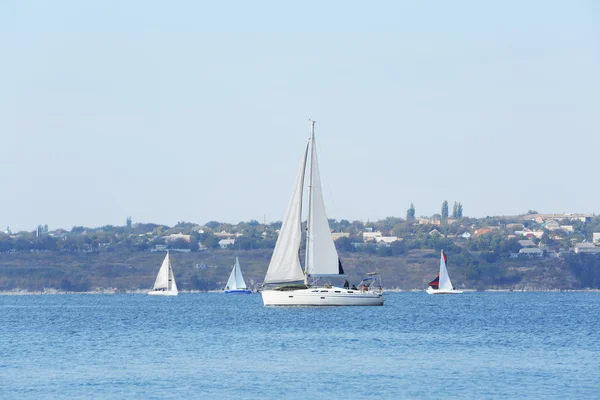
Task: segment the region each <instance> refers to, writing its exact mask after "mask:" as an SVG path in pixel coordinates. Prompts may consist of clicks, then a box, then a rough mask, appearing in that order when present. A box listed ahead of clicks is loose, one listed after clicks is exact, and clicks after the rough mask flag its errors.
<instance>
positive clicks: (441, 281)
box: [425, 250, 463, 294]
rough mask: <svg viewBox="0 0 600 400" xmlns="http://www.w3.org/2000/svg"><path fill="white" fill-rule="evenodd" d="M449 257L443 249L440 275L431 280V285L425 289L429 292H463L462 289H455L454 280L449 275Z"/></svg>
mask: <svg viewBox="0 0 600 400" xmlns="http://www.w3.org/2000/svg"><path fill="white" fill-rule="evenodd" d="M447 261H448V257H446V253H444V250H442V254H441V255H440V272H439V273H438V276H437V277H436V278H435V279H434V280H432V281H431V282H429V287H427V289H426V290H425V291H426V292H427V293H429V294H461V293H462V292H463V291H462V290H455V289H454V287H453V286H452V282H451V281H450V276H449V275H448V268H447V265H446V264H447Z"/></svg>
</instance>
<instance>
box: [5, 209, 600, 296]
mask: <svg viewBox="0 0 600 400" xmlns="http://www.w3.org/2000/svg"><path fill="white" fill-rule="evenodd" d="M329 224H330V228H331V235H332V237H333V239H334V241H335V244H336V247H337V249H338V251H339V252H340V255H341V257H342V259H344V258H346V259H349V260H350V262H353V263H356V264H357V267H360V266H361V265H364V264H366V265H369V266H370V267H371V268H377V267H378V263H381V265H387V264H385V263H384V261H383V260H384V259H385V260H388V264H389V265H390V267H389V268H390V271H391V272H390V273H389V274H388V275H392V277H388V282H390V281H391V282H394V283H395V285H394V286H395V287H402V285H403V282H404V284H406V283H405V282H406V280H403V277H402V273H401V272H400V269H401V268H400V267H396V266H397V265H402V266H403V268H406V269H407V274H408V273H411V274H413V275H414V276H413V278H414V279H412V280H411V282H415V283H413V284H412V285H413V286H418V285H420V284H421V283H420V282H421V281H423V282H424V281H426V280H427V279H428V278H429V277H430V274H431V273H433V272H431V273H430V272H429V270H428V269H430V267H429V265H432V266H434V265H435V256H434V254H435V252H436V251H437V252H438V254H439V251H440V250H441V249H444V250H445V251H446V253H447V254H448V255H449V257H450V260H451V261H450V266H451V267H450V268H452V267H453V268H455V269H457V270H459V273H458V274H457V272H454V276H458V277H460V276H461V275H460V274H462V280H463V281H465V285H467V286H468V285H469V284H470V285H472V286H477V287H481V286H482V285H485V286H486V287H490V286H494V287H498V285H499V286H501V287H515V285H518V284H523V282H524V279H525V280H528V279H529V278H528V277H530V278H531V279H534V276H535V274H534V273H531V271H527V269H528V268H534V269H535V268H542V267H544V268H547V267H549V266H551V267H552V268H553V269H556V270H557V271H570V272H569V276H565V277H563V278H561V279H562V280H564V281H565V282H567V281H568V282H570V283H568V284H567V283H564V286H565V287H567V288H585V287H591V288H600V216H598V215H595V214H580V213H564V214H540V213H538V212H536V211H533V210H530V211H528V212H526V213H524V214H522V215H515V216H496V217H485V218H470V217H466V216H463V210H462V204H460V203H457V202H455V203H454V206H453V208H452V210H449V206H448V202H446V201H445V202H444V203H443V204H442V207H441V212H440V213H439V214H435V215H432V216H429V217H417V216H415V207H414V206H412V205H411V207H410V208H409V209H408V210H407V211H406V216H405V217H404V218H398V217H388V218H385V219H383V220H379V221H374V222H371V221H366V222H365V221H349V220H345V219H341V220H335V219H330V221H329ZM280 228H281V222H273V223H265V222H262V223H261V222H259V221H257V220H250V221H248V222H239V223H237V224H231V223H226V222H217V221H209V222H206V223H204V224H197V223H193V222H179V223H177V224H176V225H175V226H166V225H162V224H154V223H144V222H134V221H133V220H132V218H130V217H128V218H124V224H123V225H122V226H112V225H106V226H102V227H84V226H74V227H72V228H71V229H49V227H48V226H47V225H39V226H37V227H36V228H35V229H32V230H31V231H21V232H12V231H11V230H10V228H9V227H7V228H6V230H4V231H3V232H0V254H2V257H0V290H8V289H11V288H14V287H15V286H14V285H16V283H14V282H11V279H10V276H11V275H17V276H20V275H21V274H24V273H25V272H23V271H21V270H19V271H20V272H18V273H17V272H15V268H17V267H23V268H24V266H26V265H29V264H28V263H29V261H27V260H28V259H27V258H26V257H25V256H21V257H20V258H19V260H21V261H20V262H22V265H21V264H19V265H16V264H15V263H14V259H11V258H10V255H11V254H12V255H16V254H21V255H24V254H39V256H38V257H36V258H35V260H37V261H36V262H35V267H36V268H37V267H42V266H43V264H44V260H45V259H44V257H42V256H43V254H46V255H48V253H54V254H65V253H68V254H74V255H75V254H90V255H92V254H103V253H106V254H109V255H110V254H113V256H112V257H113V258H114V257H117V256H118V255H119V254H121V255H126V254H133V253H146V254H148V253H161V252H164V251H166V250H170V251H171V252H173V253H192V254H198V253H203V254H208V253H211V254H213V256H214V255H215V254H216V255H217V256H219V255H221V256H223V257H224V256H225V255H227V254H233V252H235V253H236V254H242V253H243V252H246V253H248V254H249V255H248V256H247V258H252V257H254V256H251V255H250V254H255V255H256V254H260V258H261V261H260V262H258V261H257V260H255V261H256V262H255V263H254V264H253V266H254V269H255V270H256V276H254V277H253V278H254V280H255V281H256V282H259V281H260V279H261V274H263V273H264V270H265V269H266V266H267V265H268V258H269V257H270V252H271V251H272V249H273V248H274V247H275V243H276V240H277V236H278V232H279V229H280ZM189 257H192V256H191V255H190V256H189ZM257 257H258V256H257ZM582 257H587V258H585V259H584V258H582ZM200 258H202V257H200ZM205 258H206V257H205ZM395 258H398V259H402V260H403V263H404V264H402V263H398V262H394V261H393V259H395ZM87 260H90V259H89V257H88V258H87ZM190 260H192V258H190ZM377 260H379V261H377ZM536 260H537V261H536ZM98 262H100V261H98ZM190 262H191V263H193V265H194V266H195V267H205V266H207V265H205V263H204V262H200V261H197V262H196V261H190ZM247 262H250V263H252V261H247ZM540 262H542V264H540ZM132 263H133V264H132V267H135V262H132ZM394 263H396V264H394ZM411 263H416V264H415V265H420V267H419V268H421V270H418V269H416V268H412V267H410V266H411V265H413V264H411ZM419 263H420V264H419ZM596 263H597V265H598V268H596V267H594V266H595V265H596ZM9 264H10V268H8V265H9ZM40 264H42V265H40ZM53 265H55V267H54V268H59V269H60V268H61V267H60V266H59V267H56V265H57V263H54V264H53ZM394 265H396V266H394ZM154 267H155V265H153V264H150V262H148V264H147V266H146V267H145V268H148V269H149V270H150V271H151V268H154ZM82 268H83V267H82ZM365 268H366V267H365ZM398 268H400V269H398ZM423 268H424V269H423ZM8 269H11V271H12V272H10V273H9V272H7V271H8ZM3 270H5V271H4V272H3ZM27 271H29V272H27V274H33V275H35V273H36V272H35V269H34V267H33V266H30V267H29V269H28V270H27ZM196 272H197V271H190V278H189V279H191V280H193V279H195V281H194V282H196V285H195V286H194V285H192V283H190V289H194V288H196V289H197V288H198V287H197V286H198V282H199V281H201V280H202V279H204V278H206V277H203V276H202V274H201V273H200V274H199V275H198V276H196V278H193V277H192V275H194V274H195V273H196ZM3 273H4V277H3V275H2V274H3ZM150 273H151V272H149V274H150ZM55 274H56V275H57V276H60V274H58V273H56V271H55ZM250 275H252V273H250ZM82 276H83V277H82V278H81V279H82V280H83V281H85V280H86V279H88V278H87V277H86V275H85V274H83V275H82ZM67 278H68V277H67V272H65V277H63V279H67ZM390 278H392V279H390ZM40 279H41V278H40ZM40 279H38V280H37V281H36V282H38V283H36V285H34V286H35V287H36V288H37V289H39V288H40V286H44V283H43V282H41V281H43V279H41V281H40ZM206 279H208V278H206ZM206 279H205V282H204V285H203V287H202V288H204V289H214V288H218V285H219V284H220V281H219V279H221V278H220V277H216V276H215V277H212V278H210V279H215V281H214V282H212V281H211V282H212V283H210V282H208V281H206ZM531 279H529V280H528V282H531ZM456 280H457V281H459V280H460V279H456ZM534 281H535V282H537V284H539V285H542V286H544V287H557V288H560V287H561V283H560V282H554V283H553V284H550V285H548V284H547V282H546V283H544V281H543V280H539V279H537V278H535V279H534ZM21 282H25V283H21V284H19V285H20V286H28V285H29V286H31V285H30V283H29V281H21ZM190 282H191V281H190ZM396 282H397V283H396ZM56 285H58V284H56ZM56 285H55V286H56ZM90 285H91V286H92V287H93V283H90ZM90 285H85V286H86V289H90V287H91V286H90ZM211 285H212V286H211ZM511 285H512V286H511ZM182 286H183V287H185V280H184V281H183V282H182ZM134 288H135V285H134Z"/></svg>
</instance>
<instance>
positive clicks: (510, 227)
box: [506, 224, 525, 231]
mask: <svg viewBox="0 0 600 400" xmlns="http://www.w3.org/2000/svg"><path fill="white" fill-rule="evenodd" d="M523 228H525V226H524V225H523V224H508V225H506V229H508V230H511V231H516V230H518V229H523Z"/></svg>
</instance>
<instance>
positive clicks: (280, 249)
mask: <svg viewBox="0 0 600 400" xmlns="http://www.w3.org/2000/svg"><path fill="white" fill-rule="evenodd" d="M307 154H308V145H307V146H306V150H305V151H304V156H303V157H302V162H301V163H300V170H299V171H298V175H297V177H296V184H295V185H294V191H293V193H292V198H291V199H290V203H289V205H288V208H287V211H286V213H285V218H284V219H283V224H282V225H281V229H280V231H279V237H278V238H277V243H276V244H275V250H273V255H272V256H271V262H270V263H269V268H268V270H267V275H266V276H265V281H264V283H284V282H295V281H301V280H303V279H304V272H302V267H301V265H300V255H299V252H300V244H301V242H302V189H303V186H304V171H305V169H306V157H307Z"/></svg>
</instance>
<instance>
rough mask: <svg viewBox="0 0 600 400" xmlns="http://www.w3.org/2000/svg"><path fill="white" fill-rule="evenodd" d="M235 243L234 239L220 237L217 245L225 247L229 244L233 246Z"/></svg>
mask: <svg viewBox="0 0 600 400" xmlns="http://www.w3.org/2000/svg"><path fill="white" fill-rule="evenodd" d="M234 244H235V239H221V240H219V247H220V248H222V249H226V248H227V247H229V246H233V245H234Z"/></svg>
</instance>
